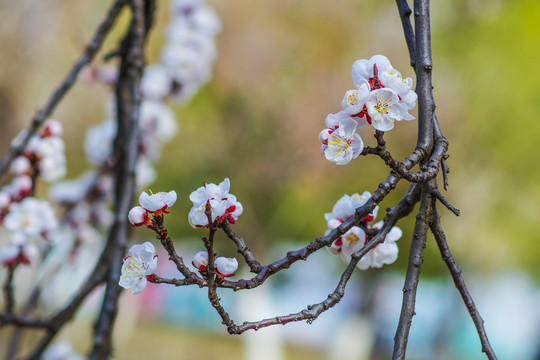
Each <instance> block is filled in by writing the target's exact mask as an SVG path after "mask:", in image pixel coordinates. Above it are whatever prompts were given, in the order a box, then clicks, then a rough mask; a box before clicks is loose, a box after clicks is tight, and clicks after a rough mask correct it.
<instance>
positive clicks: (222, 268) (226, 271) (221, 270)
mask: <svg viewBox="0 0 540 360" xmlns="http://www.w3.org/2000/svg"><path fill="white" fill-rule="evenodd" d="M214 264H215V265H216V273H217V275H218V276H220V277H222V278H224V277H230V276H234V272H235V271H236V270H237V269H238V260H236V259H235V258H226V257H218V258H217V259H216V261H214Z"/></svg>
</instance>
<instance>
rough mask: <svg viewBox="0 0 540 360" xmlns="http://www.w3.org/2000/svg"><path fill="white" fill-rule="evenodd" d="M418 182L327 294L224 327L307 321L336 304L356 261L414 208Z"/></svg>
mask: <svg viewBox="0 0 540 360" xmlns="http://www.w3.org/2000/svg"><path fill="white" fill-rule="evenodd" d="M419 190H420V189H419V186H418V185H417V184H412V185H411V186H410V187H409V190H408V191H407V193H406V194H405V196H404V197H403V198H402V199H401V201H400V202H399V203H398V204H397V205H396V206H395V207H394V208H393V209H391V210H390V211H389V212H388V214H387V215H386V217H385V219H384V224H383V226H382V228H381V229H380V230H379V231H378V233H377V234H376V235H375V237H373V239H371V241H369V242H368V243H367V244H366V245H364V246H363V247H362V248H361V249H360V250H358V251H357V252H355V253H354V254H352V257H351V261H350V262H349V264H348V265H347V267H346V268H345V271H344V272H343V274H342V275H341V278H340V280H339V282H338V285H337V286H336V288H335V290H334V291H333V292H332V293H330V294H329V295H328V297H327V298H326V299H325V300H324V301H322V302H320V303H317V304H313V305H309V306H307V308H305V309H303V310H301V311H299V312H297V313H293V314H289V315H283V316H276V317H273V318H269V319H263V320H260V321H255V322H244V323H243V324H242V325H238V326H237V325H234V326H232V327H228V328H227V330H228V331H229V333H230V334H235V335H238V334H241V333H243V332H245V331H247V330H258V329H260V328H263V327H268V326H272V325H277V324H282V325H284V324H287V323H290V322H295V321H304V320H306V321H307V322H309V323H311V322H313V321H314V320H315V319H317V318H318V317H319V315H320V314H322V313H323V312H324V311H326V310H328V309H330V308H331V307H333V306H334V305H336V304H337V303H338V302H339V301H340V300H341V299H342V298H343V295H344V294H345V287H346V286H347V282H348V281H349V279H350V278H351V275H352V273H353V271H354V269H355V267H356V265H357V264H358V261H360V259H361V258H362V257H363V256H365V255H366V254H367V253H368V252H369V251H370V250H372V249H373V248H374V247H375V246H377V245H378V244H380V243H382V242H383V241H384V240H385V239H386V235H387V234H388V232H389V231H390V230H391V229H392V227H393V226H394V225H395V224H396V222H397V221H398V220H399V219H401V218H403V217H405V216H407V215H408V214H410V212H411V211H412V209H413V208H414V205H415V204H416V203H417V202H418V200H419V193H420V191H419Z"/></svg>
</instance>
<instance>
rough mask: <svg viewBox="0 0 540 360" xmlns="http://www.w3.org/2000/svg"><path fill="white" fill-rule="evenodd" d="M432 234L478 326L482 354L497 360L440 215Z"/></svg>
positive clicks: (491, 359) (436, 218) (437, 217)
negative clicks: (452, 251) (451, 248)
mask: <svg viewBox="0 0 540 360" xmlns="http://www.w3.org/2000/svg"><path fill="white" fill-rule="evenodd" d="M431 232H432V233H433V236H435V241H436V242H437V246H438V247H439V250H440V252H441V255H442V258H443V260H444V262H445V263H446V266H448V270H449V271H450V274H451V275H452V279H454V284H455V285H456V288H457V289H458V291H459V294H460V295H461V298H462V299H463V302H464V303H465V306H466V307H467V310H468V311H469V314H470V315H471V318H472V321H473V323H474V326H476V331H477V332H478V336H479V337H480V343H481V344H482V352H484V353H485V354H486V356H487V358H488V359H490V360H496V359H497V356H496V355H495V352H494V351H493V349H492V348H491V345H490V343H489V339H488V337H487V333H486V330H485V329H484V320H483V319H482V317H481V316H480V313H479V312H478V309H477V308H476V305H475V304H474V301H473V299H472V297H471V294H470V293H469V290H468V289H467V285H465V280H463V277H462V276H461V269H460V268H459V267H458V266H457V264H456V261H455V260H454V257H453V256H452V253H451V252H450V248H449V247H448V243H447V242H446V235H445V234H444V230H443V227H442V224H441V220H440V218H439V216H438V214H437V215H436V216H435V217H434V221H433V224H431Z"/></svg>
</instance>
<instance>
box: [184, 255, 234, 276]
mask: <svg viewBox="0 0 540 360" xmlns="http://www.w3.org/2000/svg"><path fill="white" fill-rule="evenodd" d="M191 264H192V265H193V266H195V267H196V268H197V270H199V272H200V273H201V274H204V275H206V274H207V269H208V251H199V252H198V253H196V254H195V255H194V256H193V260H192V261H191ZM214 267H215V270H216V275H217V276H218V278H220V279H222V280H223V279H224V278H226V277H231V276H234V273H235V271H236V270H237V269H238V260H236V259H235V258H226V257H222V256H220V257H218V258H216V259H215V260H214Z"/></svg>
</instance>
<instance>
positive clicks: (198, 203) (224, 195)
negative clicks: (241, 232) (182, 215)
mask: <svg viewBox="0 0 540 360" xmlns="http://www.w3.org/2000/svg"><path fill="white" fill-rule="evenodd" d="M230 187H231V182H230V181H229V179H228V178H225V180H223V181H222V182H221V183H220V184H219V185H215V184H207V183H204V185H203V186H201V187H200V188H198V189H197V190H195V191H193V192H192V193H191V195H189V199H190V200H191V202H192V203H193V207H192V208H191V210H190V211H189V214H188V220H189V224H190V225H191V226H192V227H194V228H201V227H208V226H209V225H210V224H209V222H210V221H209V219H208V216H207V211H210V213H211V222H210V223H213V222H216V221H217V222H221V221H223V220H227V221H228V222H229V223H231V224H234V223H235V222H236V220H238V217H239V216H240V215H241V214H242V212H243V211H244V208H243V207H242V204H241V203H240V202H239V201H237V200H236V196H234V195H233V194H229V189H230Z"/></svg>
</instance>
